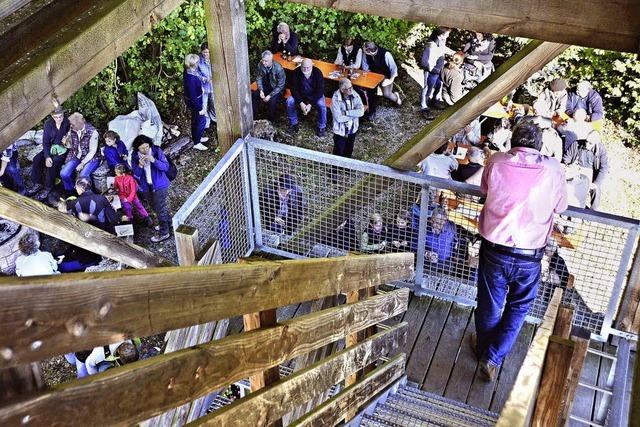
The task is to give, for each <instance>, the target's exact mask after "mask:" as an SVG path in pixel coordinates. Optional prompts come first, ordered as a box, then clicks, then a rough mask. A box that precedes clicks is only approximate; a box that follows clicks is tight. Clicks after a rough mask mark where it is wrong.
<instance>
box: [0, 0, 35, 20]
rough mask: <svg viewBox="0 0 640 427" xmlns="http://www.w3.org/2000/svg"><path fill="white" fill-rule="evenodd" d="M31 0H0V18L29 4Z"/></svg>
mask: <svg viewBox="0 0 640 427" xmlns="http://www.w3.org/2000/svg"><path fill="white" fill-rule="evenodd" d="M30 2H31V0H0V20H1V19H4V18H6V17H7V16H9V15H11V14H12V13H14V12H16V11H17V10H18V9H20V8H22V7H24V6H26V5H27V4H29V3H30Z"/></svg>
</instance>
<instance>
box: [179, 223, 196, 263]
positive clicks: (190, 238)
mask: <svg viewBox="0 0 640 427" xmlns="http://www.w3.org/2000/svg"><path fill="white" fill-rule="evenodd" d="M174 234H175V238H176V252H177V254H178V264H180V265H183V266H186V265H195V264H196V254H197V253H198V251H199V250H200V241H199V239H198V230H197V229H195V228H194V227H190V226H188V225H184V224H182V225H179V226H178V228H177V229H176V230H175V233H174Z"/></svg>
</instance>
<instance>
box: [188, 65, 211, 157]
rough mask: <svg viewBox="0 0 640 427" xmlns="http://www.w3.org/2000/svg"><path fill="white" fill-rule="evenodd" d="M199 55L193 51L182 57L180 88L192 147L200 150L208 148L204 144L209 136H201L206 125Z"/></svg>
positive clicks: (205, 108)
mask: <svg viewBox="0 0 640 427" xmlns="http://www.w3.org/2000/svg"><path fill="white" fill-rule="evenodd" d="M199 63H200V57H199V56H198V55H195V54H193V53H190V54H188V55H187V56H185V57H184V67H185V68H184V73H183V74H182V89H183V96H184V103H185V104H186V105H187V108H188V109H189V111H190V112H191V138H192V139H193V143H194V144H195V145H194V146H193V148H195V149H196V150H200V151H205V150H208V149H209V148H208V147H207V146H206V145H205V144H204V143H205V142H207V141H208V140H209V138H207V137H205V136H203V135H204V129H205V127H206V126H207V117H206V114H207V107H206V104H205V98H204V92H203V90H202V80H200V75H199V74H198V64H199Z"/></svg>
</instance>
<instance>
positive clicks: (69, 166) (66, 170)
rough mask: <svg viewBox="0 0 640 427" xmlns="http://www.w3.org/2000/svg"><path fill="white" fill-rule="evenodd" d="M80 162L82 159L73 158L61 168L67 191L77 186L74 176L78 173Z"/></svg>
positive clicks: (61, 175) (61, 177)
mask: <svg viewBox="0 0 640 427" xmlns="http://www.w3.org/2000/svg"><path fill="white" fill-rule="evenodd" d="M79 164H80V159H78V158H73V159H70V160H69V161H68V162H67V163H65V164H64V165H63V166H62V169H60V179H62V184H63V185H64V189H65V190H66V191H73V189H74V188H75V182H74V180H73V177H74V175H75V173H76V167H78V165H79Z"/></svg>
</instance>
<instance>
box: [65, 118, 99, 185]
mask: <svg viewBox="0 0 640 427" xmlns="http://www.w3.org/2000/svg"><path fill="white" fill-rule="evenodd" d="M69 123H70V124H71V130H70V131H69V134H68V138H67V139H66V143H67V145H68V147H67V148H68V150H69V151H68V152H67V158H66V160H65V164H64V166H62V169H61V170H60V178H61V179H62V184H63V185H64V190H65V192H67V193H68V194H69V193H70V194H73V190H74V186H75V179H74V176H75V175H76V173H77V177H78V178H83V177H85V178H90V177H91V174H92V173H93V172H94V171H95V170H96V169H98V166H100V163H101V162H102V153H101V152H100V150H99V149H98V138H99V134H98V131H97V130H96V128H95V127H94V126H93V125H92V124H91V123H89V122H87V121H86V120H85V118H84V117H83V116H82V114H80V113H77V112H76V113H73V114H72V115H70V116H69Z"/></svg>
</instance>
